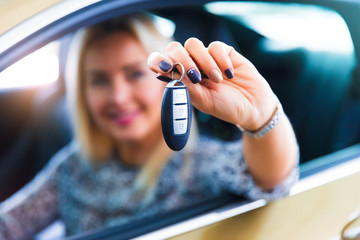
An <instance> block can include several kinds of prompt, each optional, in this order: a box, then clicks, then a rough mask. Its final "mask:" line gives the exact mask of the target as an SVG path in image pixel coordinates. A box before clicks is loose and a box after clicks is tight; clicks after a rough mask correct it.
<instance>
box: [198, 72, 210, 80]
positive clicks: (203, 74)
mask: <svg viewBox="0 0 360 240" xmlns="http://www.w3.org/2000/svg"><path fill="white" fill-rule="evenodd" d="M200 74H201V79H204V78H205V79H209V77H208V75H206V74H205V73H203V72H200Z"/></svg>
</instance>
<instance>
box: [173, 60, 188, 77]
mask: <svg viewBox="0 0 360 240" xmlns="http://www.w3.org/2000/svg"><path fill="white" fill-rule="evenodd" d="M176 65H179V66H180V67H181V76H180V79H178V80H179V81H182V80H183V79H184V76H185V68H184V66H183V65H182V64H181V63H179V62H177V63H175V64H174V67H173V68H175V66H176ZM171 79H172V80H175V79H174V71H172V72H171Z"/></svg>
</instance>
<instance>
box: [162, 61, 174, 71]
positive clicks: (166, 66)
mask: <svg viewBox="0 0 360 240" xmlns="http://www.w3.org/2000/svg"><path fill="white" fill-rule="evenodd" d="M159 67H160V69H161V70H162V71H164V72H167V71H169V70H170V69H171V68H172V66H171V64H170V63H168V62H167V61H161V62H160V63H159Z"/></svg>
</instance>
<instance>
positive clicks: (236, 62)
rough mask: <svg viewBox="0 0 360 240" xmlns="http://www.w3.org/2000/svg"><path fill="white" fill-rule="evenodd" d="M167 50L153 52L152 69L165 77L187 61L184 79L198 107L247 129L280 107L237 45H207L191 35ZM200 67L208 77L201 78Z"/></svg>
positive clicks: (257, 125)
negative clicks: (182, 43) (175, 65)
mask: <svg viewBox="0 0 360 240" xmlns="http://www.w3.org/2000/svg"><path fill="white" fill-rule="evenodd" d="M166 51H167V56H164V55H162V54H160V53H157V52H154V53H152V54H151V55H150V56H149V59H148V65H149V67H150V69H151V70H153V71H154V72H156V73H158V74H159V76H160V78H162V79H164V78H166V77H170V78H171V73H170V70H171V68H172V66H173V64H174V63H176V62H180V63H181V64H183V65H184V67H185V71H186V74H185V78H184V82H185V84H186V86H187V88H188V90H189V94H190V99H191V103H192V105H193V106H194V107H196V108H197V109H198V110H200V111H202V112H204V113H207V114H210V115H213V116H215V117H218V118H220V119H222V120H224V121H227V122H230V123H233V124H238V125H239V126H241V127H242V128H244V129H246V130H257V129H259V128H261V127H262V126H263V125H264V124H265V123H266V122H267V121H268V120H269V119H270V118H271V116H272V114H273V112H274V111H275V108H276V97H275V95H274V93H273V92H272V90H271V88H270V86H269V84H268V83H267V82H266V80H265V79H264V78H263V77H262V76H261V75H260V73H259V72H258V71H257V70H256V68H255V67H254V66H253V65H252V63H251V62H250V61H248V60H247V59H246V58H244V57H243V56H242V55H241V54H239V53H238V52H236V51H235V50H234V48H232V47H230V46H228V45H226V44H225V43H222V42H212V43H211V44H210V45H209V46H208V47H207V48H206V47H205V46H204V45H203V43H202V42H201V41H200V40H198V39H196V38H190V39H188V40H187V41H186V42H185V45H184V47H183V46H182V45H181V44H180V43H178V42H171V43H170V44H169V45H168V47H167V50H166ZM164 61H165V62H164ZM200 69H201V72H202V73H203V74H206V76H208V79H206V78H203V79H201V75H200ZM180 71H181V70H180ZM177 79H179V78H177ZM199 81H200V84H194V83H197V82H199Z"/></svg>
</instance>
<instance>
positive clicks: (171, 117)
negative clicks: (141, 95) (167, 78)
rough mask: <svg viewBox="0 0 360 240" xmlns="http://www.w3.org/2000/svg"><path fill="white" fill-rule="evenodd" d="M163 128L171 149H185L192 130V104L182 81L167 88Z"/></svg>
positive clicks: (163, 111)
mask: <svg viewBox="0 0 360 240" xmlns="http://www.w3.org/2000/svg"><path fill="white" fill-rule="evenodd" d="M161 126H162V131H163V135H164V138H165V141H166V144H167V145H168V146H169V148H170V149H172V150H174V151H180V150H181V149H183V148H184V147H185V145H186V143H187V141H188V139H189V135H190V128H191V103H190V97H189V92H188V90H187V88H186V86H185V84H184V83H183V82H182V81H181V80H173V81H171V82H169V83H168V85H167V86H166V87H165V91H164V95H163V99H162V106H161Z"/></svg>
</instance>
